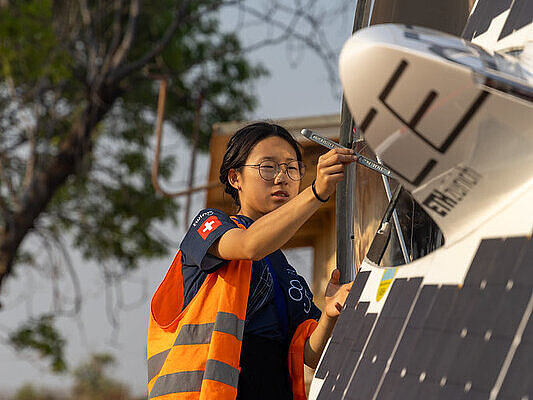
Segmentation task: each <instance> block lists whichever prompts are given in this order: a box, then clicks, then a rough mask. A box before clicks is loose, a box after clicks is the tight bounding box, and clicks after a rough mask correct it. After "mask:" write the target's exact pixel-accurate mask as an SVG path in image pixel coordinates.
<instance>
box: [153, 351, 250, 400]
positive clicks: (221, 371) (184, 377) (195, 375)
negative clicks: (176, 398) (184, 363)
mask: <svg viewBox="0 0 533 400" xmlns="http://www.w3.org/2000/svg"><path fill="white" fill-rule="evenodd" d="M205 379H208V380H212V381H217V382H220V383H224V384H226V385H229V386H231V387H233V388H235V389H237V384H238V382H239V370H238V369H237V368H233V367H232V366H231V365H228V364H226V363H223V362H222V361H217V360H207V362H206V364H205V371H184V372H176V373H173V374H168V375H163V376H160V377H159V378H158V379H157V381H156V383H155V385H154V387H153V388H152V391H151V392H150V396H149V398H150V399H152V398H155V397H158V396H163V395H165V394H171V393H183V392H199V391H200V389H201V387H202V381H203V380H205Z"/></svg>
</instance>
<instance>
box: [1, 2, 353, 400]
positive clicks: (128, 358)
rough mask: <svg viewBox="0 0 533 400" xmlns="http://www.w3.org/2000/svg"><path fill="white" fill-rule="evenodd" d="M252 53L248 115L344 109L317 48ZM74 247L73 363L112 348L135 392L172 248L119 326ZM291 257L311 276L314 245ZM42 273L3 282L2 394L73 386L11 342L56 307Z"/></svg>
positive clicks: (179, 230) (337, 32)
mask: <svg viewBox="0 0 533 400" xmlns="http://www.w3.org/2000/svg"><path fill="white" fill-rule="evenodd" d="M256 3H257V4H260V2H259V3H258V2H256ZM324 4H333V2H331V3H330V2H327V3H326V2H324ZM325 11H327V9H325ZM222 18H223V23H224V24H225V26H227V27H228V29H231V28H232V24H233V23H234V21H235V15H233V14H231V13H224V14H222ZM352 21H353V10H352V9H349V10H348V13H346V14H343V15H341V16H338V17H337V18H336V20H335V21H334V23H329V24H328V27H327V29H326V30H325V33H326V37H327V40H328V42H329V43H330V45H331V47H332V48H333V50H334V58H335V59H334V62H333V64H335V65H336V57H337V56H338V53H339V51H340V49H341V47H342V44H343V43H344V41H345V40H347V39H348V37H349V35H350V32H351V28H352V27H351V24H352ZM252 25H253V24H252ZM303 31H305V28H304V30H303ZM269 33H271V32H269V31H268V30H266V29H265V28H264V27H259V28H257V27H254V26H251V27H250V26H248V29H244V30H242V31H241V32H240V37H241V40H242V41H243V42H244V44H245V45H246V44H248V45H250V44H252V43H254V42H256V41H257V40H259V39H261V38H264V37H265V35H267V36H268V35H269ZM309 34H312V32H309ZM250 59H251V61H254V62H260V63H262V64H263V65H264V66H265V67H267V69H268V70H269V72H270V76H269V77H267V78H263V79H261V80H259V81H258V82H257V83H256V85H255V93H256V95H257V97H258V106H257V108H256V109H255V111H254V112H253V113H252V114H251V115H250V119H278V118H289V117H305V116H314V115H324V114H332V113H338V112H340V99H341V89H340V84H339V81H338V78H336V80H335V82H333V85H332V82H330V81H329V80H328V74H327V72H326V70H325V68H324V66H323V63H322V60H321V59H319V58H318V57H317V56H315V55H314V54H313V53H312V52H311V51H309V50H307V51H303V52H302V51H295V50H294V46H293V44H292V47H291V44H289V45H287V44H282V45H277V46H270V47H267V48H262V49H260V50H257V51H254V52H253V53H251V54H250ZM166 129H168V127H167V128H166ZM173 148H179V149H183V154H182V155H180V163H181V164H182V165H188V162H189V161H188V151H187V146H186V144H185V142H184V141H181V142H180V143H178V146H173ZM197 163H198V167H197V171H196V172H195V176H196V182H195V183H196V184H202V183H204V182H205V181H206V177H207V175H206V174H207V168H208V163H209V160H208V157H207V155H201V156H200V157H199V159H198V161H197ZM185 174H186V171H184V172H183V176H179V175H177V176H175V177H174V179H173V182H174V183H176V184H178V183H179V182H183V181H185V179H186V176H185ZM169 186H170V183H169ZM178 188H179V187H176V188H175V189H178ZM171 189H174V187H171ZM192 204H193V210H192V214H196V213H197V212H198V211H199V210H200V209H202V208H203V205H204V195H203V194H202V193H199V194H196V195H195V196H194V197H193V202H192ZM178 219H179V220H180V225H179V226H178V227H165V231H166V233H167V234H168V236H169V237H170V238H171V239H172V241H173V242H175V243H176V248H177V246H178V245H179V242H180V241H181V238H182V237H183V235H184V233H185V230H184V229H183V223H182V216H181V215H180V216H178ZM71 252H72V259H73V261H74V264H75V266H76V269H77V271H78V274H79V276H80V281H81V282H82V285H83V289H82V291H83V308H82V311H81V313H80V315H79V317H78V318H70V317H68V318H67V317H64V318H60V319H59V320H58V321H57V322H58V328H59V329H60V330H61V332H62V334H63V335H64V336H65V337H66V338H67V340H68V344H67V347H66V354H67V359H68V363H69V366H71V367H72V366H76V365H77V364H79V363H80V362H83V361H84V360H86V359H87V357H88V355H89V354H91V353H95V352H109V353H112V354H113V355H114V356H115V357H116V360H117V364H116V366H115V369H114V371H113V377H114V378H116V379H118V380H120V381H122V382H124V383H126V384H127V385H128V386H130V387H131V389H132V391H133V393H135V394H139V395H142V394H144V393H145V392H146V363H145V360H146V353H145V346H146V331H147V319H148V315H149V314H148V313H149V300H150V297H151V294H152V293H153V292H154V291H155V289H156V288H157V285H158V284H159V282H160V281H161V279H162V278H163V276H164V273H165V272H166V270H167V268H168V265H169V264H170V261H171V258H172V255H170V256H169V257H165V258H163V259H158V260H152V261H150V262H147V263H146V264H145V265H144V266H142V267H141V268H140V269H139V270H138V271H136V272H135V273H133V274H131V275H130V276H129V277H128V278H127V279H126V280H125V281H124V283H123V293H124V303H127V304H129V305H130V307H128V310H123V311H121V312H120V313H118V314H117V321H116V322H118V325H117V326H115V325H114V323H113V321H110V320H109V318H108V317H107V315H106V294H105V282H104V277H103V276H102V275H101V274H100V273H99V272H98V271H99V269H98V268H97V266H96V265H94V264H93V263H91V262H87V261H85V260H83V259H82V258H81V257H80V255H79V254H78V253H76V251H74V250H71ZM287 257H288V259H289V261H290V262H291V263H292V265H294V266H295V267H296V268H297V269H298V270H299V272H300V273H302V275H304V276H306V279H309V278H310V276H311V271H310V266H311V265H312V253H311V251H310V249H307V250H305V249H304V250H302V251H290V252H288V254H287ZM44 278H45V279H43V276H41V275H39V274H37V273H35V271H24V270H21V271H19V273H18V274H17V276H16V277H14V278H10V279H9V280H8V282H7V284H6V286H5V291H4V293H3V295H2V298H1V300H2V303H3V305H4V307H3V309H2V311H0V360H1V361H0V365H1V370H2V373H1V374H0V397H1V395H2V393H3V394H6V393H12V392H14V391H15V390H16V389H17V388H19V387H20V386H21V385H23V384H24V383H30V382H31V383H32V384H34V385H36V386H38V387H39V386H45V387H50V388H57V389H65V390H66V389H68V388H69V387H70V383H71V382H70V381H69V380H68V379H67V378H65V376H55V375H53V374H51V373H50V372H49V371H48V369H47V366H46V364H45V363H43V362H42V361H40V360H38V359H36V358H35V357H34V356H32V355H29V354H21V353H16V352H15V351H14V350H13V349H12V348H10V347H8V346H6V344H5V337H6V333H7V332H8V331H9V330H11V329H13V328H14V327H16V326H17V325H18V324H20V323H21V322H23V321H25V320H27V318H28V316H38V315H40V314H41V313H42V312H46V311H47V310H49V309H50V304H51V303H52V300H53V299H52V290H51V284H50V279H49V278H48V277H44Z"/></svg>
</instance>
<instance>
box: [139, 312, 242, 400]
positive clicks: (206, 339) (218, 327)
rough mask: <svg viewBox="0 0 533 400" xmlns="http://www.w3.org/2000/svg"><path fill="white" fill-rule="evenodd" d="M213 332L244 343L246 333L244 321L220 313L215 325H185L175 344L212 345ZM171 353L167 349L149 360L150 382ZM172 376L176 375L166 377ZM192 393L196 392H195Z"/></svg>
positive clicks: (231, 315)
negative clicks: (231, 336) (232, 337)
mask: <svg viewBox="0 0 533 400" xmlns="http://www.w3.org/2000/svg"><path fill="white" fill-rule="evenodd" d="M213 331H216V332H224V333H227V334H229V335H233V336H235V337H236V338H237V340H239V341H242V337H243V333H244V320H242V319H239V318H238V317H237V316H236V315H235V314H231V313H227V312H222V311H218V312H217V317H216V321H215V323H207V324H186V325H183V326H182V327H181V329H180V332H179V334H178V337H177V338H176V342H174V346H181V345H192V344H208V343H211V336H212V334H213ZM169 352H170V349H167V350H165V351H162V352H160V353H157V354H155V355H153V356H152V357H150V358H149V359H148V381H151V380H152V379H153V378H154V377H155V376H156V375H157V374H158V373H159V371H160V370H161V368H162V367H163V364H164V363H165V361H166V359H167V356H168V353H169ZM212 361H216V360H212ZM206 369H207V366H206ZM187 372H190V371H187ZM194 372H198V371H194ZM179 373H181V372H179ZM179 373H178V374H179ZM172 375H175V374H170V375H165V376H172ZM165 379H166V378H165ZM213 380H218V379H213ZM158 381H159V379H158ZM200 381H201V379H200ZM152 390H153V389H152ZM184 391H185V390H184ZM191 391H193V392H194V391H195V390H191Z"/></svg>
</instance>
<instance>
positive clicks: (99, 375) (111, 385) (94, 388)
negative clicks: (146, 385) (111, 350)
mask: <svg viewBox="0 0 533 400" xmlns="http://www.w3.org/2000/svg"><path fill="white" fill-rule="evenodd" d="M114 363H115V360H114V358H113V356H111V355H110V354H106V353H101V354H93V355H91V357H90V359H89V360H88V361H87V362H85V363H82V364H81V365H79V366H78V367H77V368H76V369H75V370H74V371H73V376H74V385H73V387H72V397H73V398H75V399H79V400H115V399H116V400H120V399H127V398H129V393H128V389H127V387H126V386H125V385H124V384H122V383H120V382H118V381H116V380H114V379H113V378H111V377H109V376H108V374H107V369H108V368H110V367H112V366H113V364H114Z"/></svg>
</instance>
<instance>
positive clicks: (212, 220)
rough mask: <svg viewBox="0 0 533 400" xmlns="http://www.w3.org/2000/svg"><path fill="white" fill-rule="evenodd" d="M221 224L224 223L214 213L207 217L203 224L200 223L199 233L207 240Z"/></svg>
mask: <svg viewBox="0 0 533 400" xmlns="http://www.w3.org/2000/svg"><path fill="white" fill-rule="evenodd" d="M220 225H222V222H220V221H219V219H218V218H217V217H216V216H214V215H212V216H211V217H209V218H207V219H206V220H205V222H204V223H203V224H202V225H200V227H199V228H198V233H199V234H200V236H201V237H202V239H204V240H206V239H207V237H208V236H209V234H210V233H211V232H214V231H215V230H216V229H217V228H218V227H219V226H220Z"/></svg>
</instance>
